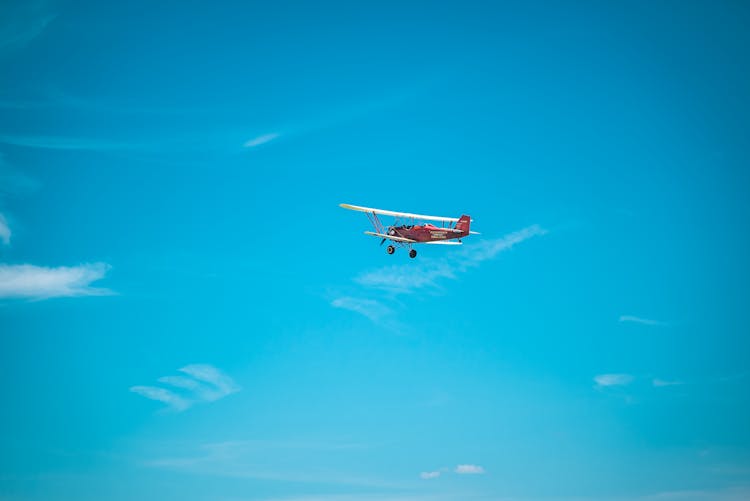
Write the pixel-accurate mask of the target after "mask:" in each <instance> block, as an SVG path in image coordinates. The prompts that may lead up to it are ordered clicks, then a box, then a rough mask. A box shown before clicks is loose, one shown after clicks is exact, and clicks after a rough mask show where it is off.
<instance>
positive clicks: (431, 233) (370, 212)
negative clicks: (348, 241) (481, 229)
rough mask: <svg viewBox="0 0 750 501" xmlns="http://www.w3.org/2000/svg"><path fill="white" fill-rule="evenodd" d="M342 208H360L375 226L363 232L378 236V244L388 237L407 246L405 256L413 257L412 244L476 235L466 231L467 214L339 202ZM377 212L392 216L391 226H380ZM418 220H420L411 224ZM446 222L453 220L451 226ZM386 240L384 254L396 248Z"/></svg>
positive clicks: (457, 240) (458, 241) (455, 242)
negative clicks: (412, 211) (423, 212)
mask: <svg viewBox="0 0 750 501" xmlns="http://www.w3.org/2000/svg"><path fill="white" fill-rule="evenodd" d="M340 206H341V207H343V208H344V209H349V210H356V211H360V212H364V213H366V214H367V217H368V218H369V219H370V222H371V223H372V225H373V226H374V227H375V231H374V232H372V231H366V232H365V234H366V235H371V236H373V237H380V238H382V240H381V241H380V245H383V242H385V241H386V240H390V241H391V242H393V244H396V245H398V246H401V247H408V248H409V257H411V258H414V257H417V251H416V250H414V249H412V248H411V246H412V245H414V244H441V245H461V239H462V238H463V237H465V236H467V235H478V233H477V232H476V231H470V230H469V227H470V226H471V218H470V217H469V216H466V215H463V216H461V217H459V218H455V217H440V216H424V215H421V214H410V213H408V212H394V211H390V210H381V209H371V208H369V207H360V206H358V205H349V204H340ZM378 215H381V216H393V217H395V218H396V220H395V222H394V223H393V224H392V225H391V226H383V224H382V223H381V222H380V220H379V219H378ZM403 220H407V221H409V222H411V224H404V223H403V222H402V221H403ZM426 221H437V222H440V223H442V226H435V225H434V224H432V223H428V222H426ZM415 222H420V223H421V224H414V223H415ZM448 223H456V224H455V226H453V227H451V226H449V224H448ZM393 244H389V245H388V247H386V249H385V250H386V252H387V253H388V254H393V253H394V252H396V247H395V246H394V245H393Z"/></svg>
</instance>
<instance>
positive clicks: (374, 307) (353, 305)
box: [331, 296, 391, 323]
mask: <svg viewBox="0 0 750 501" xmlns="http://www.w3.org/2000/svg"><path fill="white" fill-rule="evenodd" d="M331 306H333V307H334V308H341V309H344V310H349V311H353V312H355V313H359V314H360V315H364V316H365V317H367V318H369V319H370V320H372V321H373V322H376V323H377V322H379V321H380V320H381V319H383V317H385V316H387V315H390V314H391V309H390V308H388V307H387V306H385V305H384V304H382V303H381V302H380V301H376V300H375V299H364V298H356V297H348V296H344V297H340V298H337V299H334V300H333V301H331Z"/></svg>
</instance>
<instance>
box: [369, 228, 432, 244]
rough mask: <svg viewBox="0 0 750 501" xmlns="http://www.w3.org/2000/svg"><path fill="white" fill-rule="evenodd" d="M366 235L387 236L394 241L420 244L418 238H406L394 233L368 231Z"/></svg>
mask: <svg viewBox="0 0 750 501" xmlns="http://www.w3.org/2000/svg"><path fill="white" fill-rule="evenodd" d="M365 235H370V236H373V237H380V238H387V239H388V240H393V241H394V242H406V243H410V244H418V243H419V242H417V241H416V240H412V239H411V238H404V237H394V236H393V235H385V234H384V233H374V232H372V231H366V232H365Z"/></svg>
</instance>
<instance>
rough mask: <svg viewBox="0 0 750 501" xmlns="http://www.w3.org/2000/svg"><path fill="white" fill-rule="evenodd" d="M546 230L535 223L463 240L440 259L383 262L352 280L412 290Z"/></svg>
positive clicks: (449, 276)
mask: <svg viewBox="0 0 750 501" xmlns="http://www.w3.org/2000/svg"><path fill="white" fill-rule="evenodd" d="M546 233H547V230H545V229H544V228H542V227H540V226H539V225H536V224H535V225H533V226H529V227H527V228H524V229H522V230H519V231H515V232H513V233H509V234H507V235H505V236H503V237H501V238H496V239H488V240H481V241H479V242H477V243H475V244H466V247H465V248H464V249H461V250H460V251H458V252H456V253H455V254H452V255H450V256H448V257H445V258H441V259H425V260H423V261H421V262H420V263H410V264H408V265H394V266H386V267H383V268H380V269H377V270H373V271H369V272H366V273H363V274H361V275H359V276H357V277H356V278H355V279H354V280H355V281H356V282H357V283H359V284H360V285H363V286H365V287H370V288H374V289H380V290H384V291H388V292H391V293H395V294H402V293H411V292H416V291H417V290H420V289H425V288H430V287H433V288H434V287H438V283H439V281H440V280H442V279H455V278H457V276H458V274H459V273H463V272H465V271H467V270H468V269H470V268H472V267H476V266H479V265H480V264H481V263H483V262H484V261H487V260H491V259H494V258H495V257H497V255H498V254H500V253H501V252H503V251H506V250H509V249H511V248H513V247H514V246H515V245H517V244H519V243H521V242H524V241H526V240H528V239H530V238H532V237H535V236H541V235H545V234H546Z"/></svg>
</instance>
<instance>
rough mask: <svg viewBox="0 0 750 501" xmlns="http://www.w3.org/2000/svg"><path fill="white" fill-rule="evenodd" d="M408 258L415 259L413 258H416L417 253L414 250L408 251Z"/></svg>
mask: <svg viewBox="0 0 750 501" xmlns="http://www.w3.org/2000/svg"><path fill="white" fill-rule="evenodd" d="M409 257H410V258H412V259H413V258H415V257H417V251H415V250H414V249H412V250H410V251H409Z"/></svg>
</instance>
